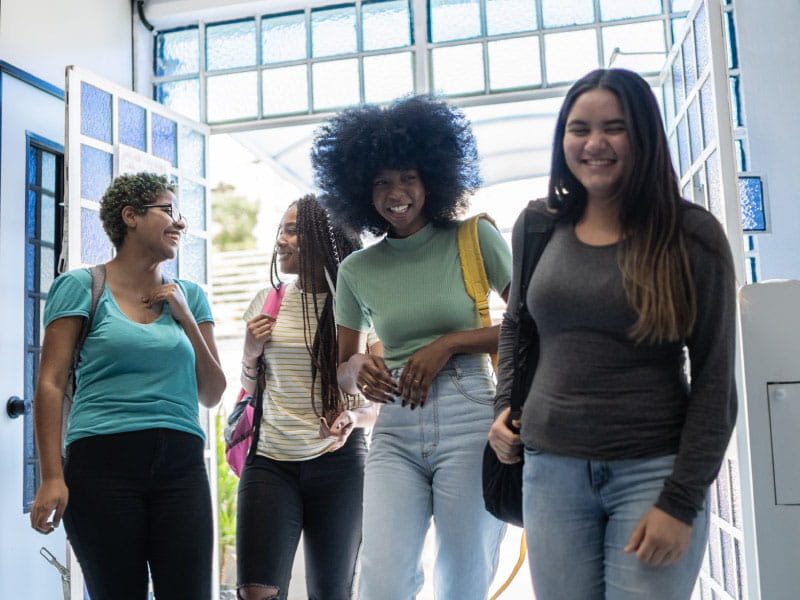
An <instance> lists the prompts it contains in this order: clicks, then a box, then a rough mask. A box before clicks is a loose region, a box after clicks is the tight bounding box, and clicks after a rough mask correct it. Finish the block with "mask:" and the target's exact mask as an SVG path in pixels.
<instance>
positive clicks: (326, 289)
mask: <svg viewBox="0 0 800 600" xmlns="http://www.w3.org/2000/svg"><path fill="white" fill-rule="evenodd" d="M292 206H296V207H297V238H298V245H299V250H300V251H299V252H298V259H299V261H298V262H299V265H298V266H299V268H298V271H299V276H298V277H299V282H300V285H301V297H302V302H301V303H300V304H301V306H302V309H303V333H304V337H305V342H306V349H307V350H308V354H309V356H310V357H311V390H312V392H311V393H312V398H311V404H312V406H313V408H314V412H315V413H316V414H317V415H318V416H324V417H325V418H326V419H327V421H328V423H329V424H330V423H332V422H333V420H334V419H335V418H336V417H337V416H338V415H339V413H341V412H342V411H343V410H347V409H348V408H351V403H352V400H353V399H352V398H349V397H347V396H346V395H344V394H342V393H341V391H340V390H339V385H338V383H337V381H336V370H337V368H338V366H339V350H338V344H337V337H336V321H335V319H334V314H333V299H334V295H335V289H334V285H335V283H336V276H337V274H338V273H339V263H340V262H341V261H342V260H344V258H345V257H346V256H347V255H349V254H350V253H351V252H353V251H355V250H358V249H359V248H361V239H360V238H359V237H358V235H356V234H355V233H354V232H352V231H350V230H347V229H345V228H343V227H341V226H338V225H334V224H332V222H331V220H330V219H329V217H328V211H327V210H325V209H324V208H323V207H322V206H321V205H320V203H319V202H318V201H317V199H316V197H315V196H313V195H311V194H309V195H307V196H303V197H302V198H300V199H299V200H296V201H294V202H292V204H290V205H289V206H288V207H287V210H288V209H289V208H291V207H292ZM279 234H280V230H279ZM276 254H277V253H275V252H273V254H272V263H271V265H270V282H271V283H272V286H273V287H274V288H277V287H278V286H279V285H280V284H281V280H280V276H279V274H278V267H277V256H276ZM320 285H322V287H321V288H320ZM314 322H316V324H317V327H316V333H315V334H314V335H313V339H312V335H311V332H312V331H313V329H314V327H313V323H314ZM317 379H319V383H320V385H319V398H317V385H316V383H317Z"/></svg>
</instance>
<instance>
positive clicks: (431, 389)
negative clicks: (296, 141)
mask: <svg viewBox="0 0 800 600" xmlns="http://www.w3.org/2000/svg"><path fill="white" fill-rule="evenodd" d="M312 160H313V161H314V166H315V169H316V176H317V182H318V184H319V185H320V187H321V188H322V189H323V191H324V192H325V193H326V196H325V198H326V202H327V204H328V206H329V208H330V209H331V211H332V213H333V214H334V216H335V217H337V218H338V219H340V220H341V221H342V222H344V223H346V224H347V225H349V226H351V227H353V228H355V229H357V230H359V231H370V232H371V233H373V234H378V235H384V236H385V237H384V238H383V239H382V240H381V241H380V242H378V243H377V244H375V245H374V246H370V247H369V248H366V249H365V250H362V251H359V252H356V253H354V254H352V255H351V256H349V257H348V258H347V259H346V260H345V261H344V262H343V263H342V265H341V268H340V270H339V281H338V285H337V289H336V321H337V323H338V325H339V362H340V367H339V385H340V386H341V388H342V390H344V391H345V392H346V393H350V394H354V393H356V392H361V393H363V394H364V395H365V396H366V397H367V398H368V399H370V400H372V401H374V402H380V403H382V404H381V411H380V416H379V417H378V420H377V424H376V426H375V429H374V432H373V435H372V444H371V446H370V454H369V457H368V460H367V467H366V476H365V483H364V546H363V549H362V551H361V574H360V593H361V598H362V600H394V599H397V600H400V599H402V600H408V598H413V597H414V596H415V595H416V594H417V592H418V591H419V589H420V587H421V585H422V573H421V568H420V554H421V551H422V545H423V541H424V538H425V534H426V532H427V530H428V528H429V526H430V523H431V519H433V521H434V523H435V527H436V547H437V555H436V566H435V574H434V585H435V589H436V597H437V598H438V599H439V600H456V599H457V600H485V598H486V596H487V591H488V589H489V585H490V583H491V581H492V577H493V576H494V572H495V568H496V566H497V552H498V546H499V543H500V541H501V538H502V535H503V531H504V528H503V525H502V524H501V523H500V521H498V520H496V519H495V518H494V517H492V516H491V515H490V514H489V513H488V512H486V510H485V508H484V504H483V497H482V494H481V491H482V487H481V461H482V455H483V449H484V446H485V444H486V432H487V431H488V430H489V426H490V425H491V423H492V419H493V410H492V403H493V399H494V389H495V388H494V382H493V379H492V375H491V371H490V367H489V361H488V357H487V353H490V352H495V351H496V350H497V339H498V328H497V327H483V326H482V324H481V320H480V318H479V316H478V315H477V313H476V309H475V303H474V301H473V300H472V299H471V298H470V297H469V296H468V295H467V292H466V289H465V284H464V279H463V275H462V272H461V267H460V260H459V254H458V246H457V243H456V232H457V229H458V227H457V224H458V218H459V216H460V215H461V214H462V213H463V211H464V209H466V207H467V201H468V198H469V196H470V195H471V194H472V192H473V191H474V190H475V188H476V187H477V186H478V184H479V182H480V179H479V177H478V153H477V150H476V146H475V138H474V137H473V135H472V132H471V131H470V126H469V122H468V121H467V120H466V119H465V118H464V116H463V115H462V114H461V113H460V112H459V111H458V110H456V109H454V108H453V107H451V106H449V105H448V104H446V103H444V102H441V101H437V100H434V99H432V98H429V97H426V96H416V97H410V98H405V99H403V100H400V101H397V102H395V103H394V104H392V105H390V106H388V107H386V108H381V107H377V106H364V107H361V108H357V109H353V110H348V111H345V112H343V113H341V114H339V115H337V116H336V117H335V118H334V119H333V120H332V121H330V123H328V124H327V125H325V126H324V127H323V128H322V129H321V130H320V131H319V133H318V135H317V138H316V140H315V143H314V148H313V151H312ZM478 238H479V243H480V249H481V253H482V255H483V262H484V267H485V271H486V275H487V278H488V280H489V284H490V286H491V287H492V288H493V289H494V290H495V291H497V292H500V293H501V294H502V295H503V296H505V291H506V288H507V286H508V283H509V281H510V279H511V264H510V263H511V260H510V253H509V250H508V247H507V245H506V244H505V242H504V241H503V238H502V237H501V236H500V234H499V233H498V231H497V230H496V229H495V228H494V227H492V226H491V225H490V224H489V223H488V222H486V221H485V220H481V221H480V223H479V227H478ZM373 325H374V327H375V331H376V332H377V333H378V336H379V337H380V338H381V341H382V342H383V344H384V346H385V350H386V357H385V360H384V358H382V357H379V356H375V355H369V354H364V353H363V352H362V351H361V350H360V345H361V341H360V340H362V339H363V336H364V332H365V331H367V330H369V328H370V327H371V326H373Z"/></svg>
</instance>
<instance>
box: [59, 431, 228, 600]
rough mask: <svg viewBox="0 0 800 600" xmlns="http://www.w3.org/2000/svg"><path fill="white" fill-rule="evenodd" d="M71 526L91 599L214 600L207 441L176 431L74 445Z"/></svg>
mask: <svg viewBox="0 0 800 600" xmlns="http://www.w3.org/2000/svg"><path fill="white" fill-rule="evenodd" d="M64 477H65V480H66V483H67V487H68V488H69V503H68V504H67V510H66V512H65V513H64V527H65V529H66V532H67V538H68V539H69V542H70V543H71V544H72V547H73V549H74V550H75V554H76V555H77V557H78V562H80V565H81V569H82V570H83V574H84V577H85V578H86V586H87V587H88V589H89V594H90V595H91V598H92V600H144V599H145V598H146V597H147V571H148V567H149V569H150V573H151V576H152V579H153V590H154V592H155V595H156V598H158V600H186V599H188V598H192V599H193V600H194V599H198V600H210V598H211V554H212V548H213V546H212V543H213V542H212V537H213V529H212V513H211V495H210V492H209V487H208V477H207V475H206V470H205V465H204V462H203V441H202V440H201V439H200V438H199V437H197V436H196V435H192V434H189V433H183V432H180V431H175V430H172V429H146V430H143V431H133V432H130V433H118V434H111V435H98V436H91V437H86V438H81V439H79V440H76V441H75V442H73V443H71V444H70V445H69V447H68V449H67V460H66V463H65V465H64Z"/></svg>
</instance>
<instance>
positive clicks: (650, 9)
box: [600, 0, 661, 21]
mask: <svg viewBox="0 0 800 600" xmlns="http://www.w3.org/2000/svg"><path fill="white" fill-rule="evenodd" d="M660 12H661V0H600V19H601V20H603V21H613V20H615V19H627V18H630V17H644V16H647V15H657V14H659V13H660Z"/></svg>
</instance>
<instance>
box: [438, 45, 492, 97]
mask: <svg viewBox="0 0 800 600" xmlns="http://www.w3.org/2000/svg"><path fill="white" fill-rule="evenodd" d="M431 57H432V59H433V88H434V90H436V91H437V92H441V93H443V94H446V95H454V94H469V93H474V92H482V91H483V88H484V83H483V47H482V45H481V44H467V45H464V46H450V47H446V48H434V49H433V50H432V51H431Z"/></svg>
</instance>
